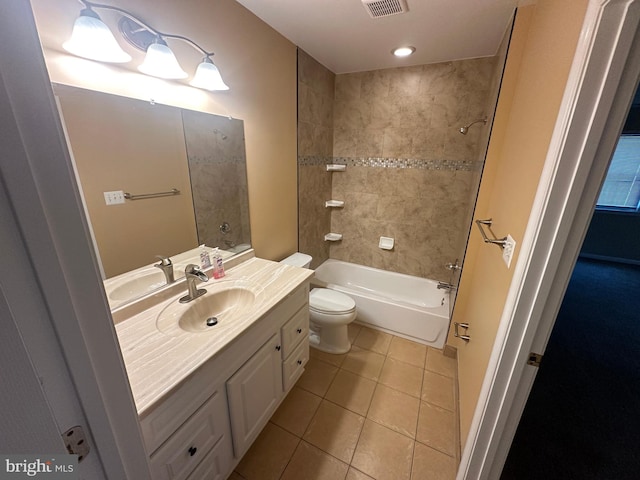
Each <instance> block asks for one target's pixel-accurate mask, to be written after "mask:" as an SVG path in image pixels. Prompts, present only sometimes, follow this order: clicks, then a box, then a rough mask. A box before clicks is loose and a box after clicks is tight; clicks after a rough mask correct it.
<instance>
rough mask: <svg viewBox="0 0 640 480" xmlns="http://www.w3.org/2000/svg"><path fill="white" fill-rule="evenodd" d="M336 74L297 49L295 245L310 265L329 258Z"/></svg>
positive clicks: (315, 265) (314, 265)
mask: <svg viewBox="0 0 640 480" xmlns="http://www.w3.org/2000/svg"><path fill="white" fill-rule="evenodd" d="M334 86H335V75H334V74H333V73H332V72H330V71H329V70H327V69H326V68H325V67H324V66H322V65H321V64H319V63H318V62H316V61H315V60H314V59H313V58H312V57H310V56H309V55H307V54H306V53H305V52H303V51H302V50H298V242H299V246H298V249H299V250H300V251H301V252H304V253H308V254H309V255H311V256H312V257H313V263H312V265H311V266H312V268H315V267H317V266H318V265H320V264H321V263H322V262H324V261H325V260H326V259H328V258H329V244H328V243H327V242H325V241H324V240H323V239H324V235H325V234H326V233H328V232H329V231H330V229H331V212H330V210H329V209H327V208H325V206H324V202H325V200H329V199H330V198H331V175H330V174H329V173H327V171H326V168H325V166H324V165H325V164H327V163H331V157H332V152H333V104H334V101H333V95H334V88H335V87H334Z"/></svg>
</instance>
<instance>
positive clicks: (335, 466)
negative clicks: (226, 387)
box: [229, 324, 459, 480]
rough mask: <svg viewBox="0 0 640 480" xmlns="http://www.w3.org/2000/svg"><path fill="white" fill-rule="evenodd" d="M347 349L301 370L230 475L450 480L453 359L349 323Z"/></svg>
mask: <svg viewBox="0 0 640 480" xmlns="http://www.w3.org/2000/svg"><path fill="white" fill-rule="evenodd" d="M349 335H350V336H351V341H352V342H353V347H352V349H351V351H350V352H349V353H348V354H344V355H329V354H326V353H323V352H320V351H318V350H315V349H313V348H312V349H311V358H310V360H309V362H308V364H307V367H306V371H305V373H304V374H303V375H302V377H301V378H300V380H298V382H297V384H296V386H295V387H294V388H293V389H292V390H291V392H290V393H289V395H288V396H287V398H286V399H285V400H284V402H283V403H282V405H281V406H280V408H279V409H278V410H277V411H276V413H275V414H274V415H273V417H271V420H270V422H269V423H268V424H267V426H266V427H265V428H264V430H263V431H262V433H261V434H260V436H259V437H258V438H257V439H256V441H255V443H254V444H253V446H252V447H251V449H250V450H249V451H248V452H247V454H246V455H245V456H244V458H243V459H242V460H241V462H240V463H239V464H238V466H237V467H236V471H235V472H233V474H232V475H231V477H229V478H230V480H241V479H242V480H278V479H282V480H371V479H375V480H427V479H428V480H431V479H434V480H435V479H437V480H440V479H442V480H452V479H454V478H455V474H456V468H457V464H458V458H459V439H458V434H457V425H458V422H457V418H456V415H457V408H456V405H457V398H456V389H455V381H456V380H455V379H456V361H455V360H454V359H452V358H449V357H446V356H444V355H443V354H442V352H441V351H440V350H436V349H432V348H428V347H425V346H424V345H420V344H418V343H415V342H410V341H408V340H405V339H402V338H400V337H396V336H393V335H389V334H387V333H383V332H379V331H376V330H373V329H370V328H366V327H361V326H359V325H353V324H352V325H350V328H349Z"/></svg>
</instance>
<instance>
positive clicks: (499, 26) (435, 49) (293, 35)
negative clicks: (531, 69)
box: [236, 0, 530, 73]
mask: <svg viewBox="0 0 640 480" xmlns="http://www.w3.org/2000/svg"><path fill="white" fill-rule="evenodd" d="M236 1H237V2H238V3H240V4H242V5H243V6H244V7H246V8H247V9H249V10H250V11H251V12H253V13H254V14H255V15H256V16H258V17H260V18H261V19H262V20H263V21H264V22H266V23H268V24H269V25H270V26H271V27H273V28H274V29H275V30H277V31H278V32H280V33H281V34H282V35H283V36H284V37H286V38H287V39H289V40H290V41H291V42H293V43H294V44H296V45H298V46H299V47H300V48H302V49H303V50H304V51H305V52H307V53H308V54H309V55H311V56H312V57H313V58H315V59H316V60H317V61H319V62H320V63H322V64H323V65H324V66H325V67H327V68H329V69H330V70H331V71H333V72H334V73H349V72H359V71H367V70H378V69H382V68H393V67H399V66H409V65H424V64H428V63H438V62H445V61H453V60H462V59H467V58H477V57H486V56H493V55H495V54H496V52H497V50H498V46H499V45H500V41H501V40H502V37H503V35H504V33H505V30H506V28H507V25H508V24H509V22H510V20H511V16H512V14H513V10H514V8H515V7H516V6H517V5H518V4H522V3H524V2H522V1H518V0H407V6H408V12H406V13H401V14H397V15H391V16H387V17H380V18H371V17H370V16H369V14H368V12H367V10H366V9H365V7H364V6H363V4H362V0H236ZM528 3H530V2H528ZM406 45H411V46H414V47H416V52H415V53H414V54H413V55H411V56H410V57H408V58H403V59H399V58H397V57H394V56H393V55H392V54H391V50H392V49H394V48H396V47H399V46H406Z"/></svg>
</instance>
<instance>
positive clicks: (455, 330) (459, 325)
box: [453, 322, 471, 342]
mask: <svg viewBox="0 0 640 480" xmlns="http://www.w3.org/2000/svg"><path fill="white" fill-rule="evenodd" d="M458 327H460V328H464V331H465V332H466V331H467V329H468V328H469V324H468V323H458V322H453V328H454V331H453V336H454V337H458V338H461V339H462V340H464V341H465V342H468V341H469V340H471V337H470V336H469V335H460V333H458Z"/></svg>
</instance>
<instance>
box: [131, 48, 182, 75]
mask: <svg viewBox="0 0 640 480" xmlns="http://www.w3.org/2000/svg"><path fill="white" fill-rule="evenodd" d="M159 42H162V43H159ZM138 70H140V71H141V72H142V73H144V74H147V75H151V76H152V77H159V78H166V79H178V78H187V77H188V76H189V75H188V74H187V72H185V71H184V70H182V68H181V67H180V64H179V63H178V60H177V59H176V56H175V55H174V54H173V52H172V51H171V49H170V48H169V47H168V46H167V45H166V44H164V42H163V41H162V40H159V41H158V42H156V43H152V44H151V45H149V48H148V49H147V55H146V56H145V57H144V62H142V64H141V65H140V66H139V67H138Z"/></svg>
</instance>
